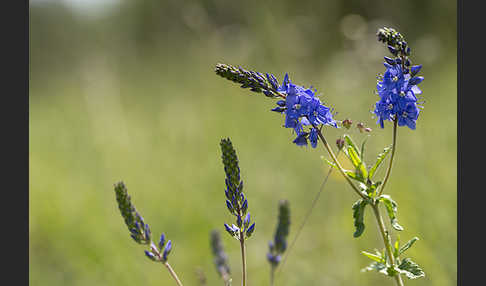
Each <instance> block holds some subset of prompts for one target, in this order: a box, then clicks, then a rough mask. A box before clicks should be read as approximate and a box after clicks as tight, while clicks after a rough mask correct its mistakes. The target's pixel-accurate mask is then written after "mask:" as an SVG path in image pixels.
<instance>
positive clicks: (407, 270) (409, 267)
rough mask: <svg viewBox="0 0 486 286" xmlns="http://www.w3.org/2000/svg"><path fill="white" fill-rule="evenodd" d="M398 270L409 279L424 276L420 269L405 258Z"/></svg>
mask: <svg viewBox="0 0 486 286" xmlns="http://www.w3.org/2000/svg"><path fill="white" fill-rule="evenodd" d="M398 269H399V270H400V273H402V274H405V276H407V278H409V279H417V278H420V277H424V276H425V273H424V271H423V270H422V268H420V266H419V265H418V264H417V263H415V262H413V261H412V260H411V259H410V258H405V259H404V260H403V261H402V263H401V264H400V265H399V266H398Z"/></svg>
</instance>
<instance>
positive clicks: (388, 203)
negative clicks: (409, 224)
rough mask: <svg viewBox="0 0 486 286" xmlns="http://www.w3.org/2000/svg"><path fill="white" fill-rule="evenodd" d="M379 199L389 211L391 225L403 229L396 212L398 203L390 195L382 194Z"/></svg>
mask: <svg viewBox="0 0 486 286" xmlns="http://www.w3.org/2000/svg"><path fill="white" fill-rule="evenodd" d="M378 200H379V201H380V202H383V203H384V204H385V207H386V210H387V212H388V217H390V222H391V225H392V227H393V228H394V229H396V230H399V231H400V230H403V227H402V226H401V225H399V224H398V222H397V217H396V212H397V203H396V202H395V201H394V200H392V198H391V197H390V196H389V195H381V196H380V197H379V198H378Z"/></svg>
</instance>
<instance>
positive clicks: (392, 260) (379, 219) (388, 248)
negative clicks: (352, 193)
mask: <svg viewBox="0 0 486 286" xmlns="http://www.w3.org/2000/svg"><path fill="white" fill-rule="evenodd" d="M371 206H372V208H373V213H374V214H375V218H376V222H377V223H378V228H379V229H380V233H381V236H382V238H383V242H384V243H385V250H386V254H387V256H388V259H389V260H390V266H391V267H392V268H393V269H395V257H393V250H392V246H391V241H390V235H389V234H388V231H387V230H386V228H385V224H384V223H383V218H382V217H381V214H380V209H379V207H378V203H377V202H376V203H374V204H372V205H371ZM394 278H395V281H396V283H397V285H398V286H404V284H403V281H402V277H401V276H400V273H397V274H395V276H394Z"/></svg>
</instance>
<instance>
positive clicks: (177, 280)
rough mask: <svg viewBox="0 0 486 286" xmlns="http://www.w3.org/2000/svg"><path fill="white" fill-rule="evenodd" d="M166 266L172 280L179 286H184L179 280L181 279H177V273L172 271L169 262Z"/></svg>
mask: <svg viewBox="0 0 486 286" xmlns="http://www.w3.org/2000/svg"><path fill="white" fill-rule="evenodd" d="M164 265H165V267H167V270H169V273H170V275H171V276H172V278H174V280H175V281H176V283H177V285H179V286H183V285H182V282H181V280H180V279H179V277H177V274H176V273H175V271H174V269H172V267H171V266H170V264H169V263H168V262H165V263H164Z"/></svg>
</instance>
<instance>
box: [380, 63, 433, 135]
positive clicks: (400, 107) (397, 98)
mask: <svg viewBox="0 0 486 286" xmlns="http://www.w3.org/2000/svg"><path fill="white" fill-rule="evenodd" d="M385 61H386V62H385V63H384V65H385V67H386V71H385V74H384V75H383V77H382V79H381V80H380V81H379V82H378V83H377V85H376V88H377V90H378V95H379V96H380V100H379V101H378V102H377V103H376V106H375V110H374V112H373V113H374V114H376V115H377V116H378V122H377V123H379V124H380V126H381V128H383V127H384V121H385V120H390V121H393V120H395V119H398V125H399V126H404V125H406V126H408V127H409V128H410V129H415V125H416V121H417V118H418V116H419V112H420V110H419V107H421V106H419V105H418V104H417V95H419V94H421V93H422V91H421V90H420V89H419V88H418V86H417V85H418V84H419V83H421V82H422V81H423V80H424V78H423V77H421V76H416V75H417V74H418V72H419V71H420V69H421V68H422V65H417V66H412V67H411V68H410V69H409V68H405V66H408V65H409V62H406V63H404V64H402V59H400V58H397V59H390V58H388V57H385ZM407 61H408V59H407Z"/></svg>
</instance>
